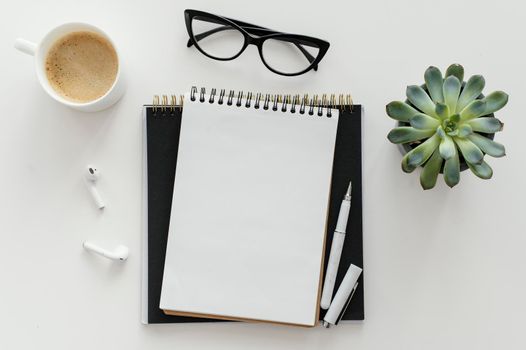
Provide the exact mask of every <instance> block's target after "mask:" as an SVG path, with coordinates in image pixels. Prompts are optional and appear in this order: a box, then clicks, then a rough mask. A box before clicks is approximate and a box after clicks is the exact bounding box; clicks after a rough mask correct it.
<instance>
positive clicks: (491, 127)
mask: <svg viewBox="0 0 526 350" xmlns="http://www.w3.org/2000/svg"><path fill="white" fill-rule="evenodd" d="M468 124H469V125H471V128H472V129H473V131H478V132H485V133H488V134H492V133H495V132H498V131H501V130H502V127H503V126H504V124H503V123H502V122H501V121H500V120H498V119H497V118H493V117H482V118H476V119H472V120H469V121H468Z"/></svg>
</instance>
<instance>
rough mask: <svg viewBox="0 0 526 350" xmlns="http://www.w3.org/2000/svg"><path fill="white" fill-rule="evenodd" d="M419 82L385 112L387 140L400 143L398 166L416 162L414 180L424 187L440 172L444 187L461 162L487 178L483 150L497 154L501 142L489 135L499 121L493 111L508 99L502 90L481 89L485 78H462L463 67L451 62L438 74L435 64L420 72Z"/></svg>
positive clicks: (454, 179) (411, 166)
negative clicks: (417, 177) (391, 121)
mask: <svg viewBox="0 0 526 350" xmlns="http://www.w3.org/2000/svg"><path fill="white" fill-rule="evenodd" d="M424 80H425V84H424V85H422V86H417V85H411V86H408V87H407V90H406V95H407V101H405V102H402V101H393V102H391V103H389V104H388V105H387V106H386V111H387V114H388V115H389V116H390V117H391V118H393V119H395V120H397V121H398V125H397V127H395V128H394V129H392V130H391V132H389V135H388V136H387V138H388V139H389V141H391V142H392V143H395V144H400V145H409V146H410V147H409V148H408V147H406V149H407V150H408V152H407V153H406V154H405V155H404V157H403V158H402V170H403V171H404V172H406V173H410V172H413V171H414V170H415V169H416V168H418V167H419V166H422V167H423V169H422V172H421V174H420V184H421V185H422V188H423V189H425V190H427V189H431V188H433V187H434V186H435V184H436V181H437V177H438V174H439V173H440V172H443V174H444V180H445V182H446V184H447V185H448V186H449V187H453V186H455V185H457V184H458V183H459V181H460V170H461V169H460V167H461V163H464V162H465V163H466V164H467V166H468V167H469V169H470V170H471V171H472V172H473V173H474V174H475V175H476V176H478V177H480V178H482V179H490V178H491V177H492V175H493V170H492V169H491V167H490V166H489V165H488V164H487V163H486V161H485V160H484V156H485V155H489V156H492V157H502V156H504V155H505V149H504V146H503V145H501V144H500V143H497V142H495V141H493V136H494V134H495V133H496V132H498V131H501V130H502V127H503V124H502V122H501V121H500V120H498V119H497V118H495V117H494V115H493V113H494V112H496V111H498V110H499V109H501V108H502V107H504V106H505V105H506V103H507V102H508V95H507V94H506V93H504V92H502V91H495V92H492V93H490V94H489V95H487V96H484V95H483V94H482V90H483V89H484V85H485V81H484V77H483V76H481V75H474V76H472V77H471V78H469V79H468V81H467V82H464V68H463V67H462V66H461V65H459V64H453V65H451V66H449V68H448V69H447V70H446V73H445V76H444V77H443V76H442V73H441V72H440V70H439V69H438V68H436V67H429V68H428V69H427V70H426V71H425V74H424Z"/></svg>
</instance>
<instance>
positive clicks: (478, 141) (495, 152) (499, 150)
mask: <svg viewBox="0 0 526 350" xmlns="http://www.w3.org/2000/svg"><path fill="white" fill-rule="evenodd" d="M468 139H469V140H470V141H471V142H473V143H474V144H475V145H476V146H477V147H478V148H480V150H481V151H482V152H484V153H486V154H488V155H490V156H492V157H504V156H505V155H506V149H505V148H504V145H502V144H500V143H498V142H495V141H492V140H490V139H488V138H487V137H484V136H482V135H479V134H471V135H469V136H468Z"/></svg>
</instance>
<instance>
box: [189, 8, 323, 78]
mask: <svg viewBox="0 0 526 350" xmlns="http://www.w3.org/2000/svg"><path fill="white" fill-rule="evenodd" d="M184 17H185V21H186V29H187V30H188V35H189V36H190V39H189V40H188V43H187V46H188V47H190V46H192V45H195V47H196V48H197V49H198V50H199V51H201V53H202V54H203V55H205V56H207V57H210V58H212V59H215V60H219V61H229V60H233V59H235V58H237V57H238V56H239V55H241V53H243V51H245V49H246V48H247V46H248V45H251V44H252V45H256V46H257V48H258V51H259V56H260V57H261V60H262V61H263V64H264V65H265V66H266V67H267V68H268V69H270V70H271V71H272V72H274V73H277V74H280V75H286V76H294V75H300V74H303V73H305V72H308V71H309V70H311V69H314V70H315V71H316V70H318V63H320V61H321V59H322V58H323V56H324V55H325V53H327V50H328V49H329V45H330V44H329V43H328V42H327V41H325V40H321V39H317V38H312V37H309V36H304V35H298V34H288V33H282V32H277V31H274V30H271V29H268V28H264V27H260V26H257V25H253V24H250V23H245V22H241V21H238V20H234V19H230V18H225V17H221V16H216V15H213V14H211V13H207V12H203V11H197V10H185V11H184Z"/></svg>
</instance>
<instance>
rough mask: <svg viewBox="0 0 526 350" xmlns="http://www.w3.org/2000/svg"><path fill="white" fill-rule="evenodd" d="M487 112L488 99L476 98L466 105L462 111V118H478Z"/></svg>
mask: <svg viewBox="0 0 526 350" xmlns="http://www.w3.org/2000/svg"><path fill="white" fill-rule="evenodd" d="M485 113H486V101H483V100H475V101H473V102H471V103H470V104H469V105H467V106H466V108H464V109H463V110H462V112H460V120H464V121H467V120H470V119H475V118H478V117H480V116H482V115H484V114H485Z"/></svg>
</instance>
